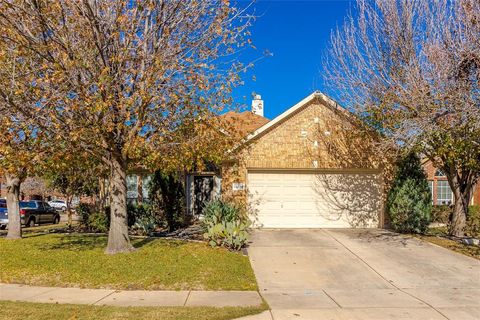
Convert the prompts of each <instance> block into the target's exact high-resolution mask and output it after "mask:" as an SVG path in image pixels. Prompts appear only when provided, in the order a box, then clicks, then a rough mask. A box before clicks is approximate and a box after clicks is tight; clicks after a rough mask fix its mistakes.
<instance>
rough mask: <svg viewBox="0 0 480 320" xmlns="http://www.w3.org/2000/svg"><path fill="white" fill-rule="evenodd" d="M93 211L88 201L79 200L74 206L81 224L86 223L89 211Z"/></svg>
mask: <svg viewBox="0 0 480 320" xmlns="http://www.w3.org/2000/svg"><path fill="white" fill-rule="evenodd" d="M92 211H93V207H92V206H91V205H89V204H88V203H83V202H80V203H79V204H78V206H77V208H76V212H77V214H78V215H79V216H80V217H81V219H82V221H81V223H82V224H87V223H88V217H89V216H90V213H91V212H92Z"/></svg>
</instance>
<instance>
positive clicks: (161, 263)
mask: <svg viewBox="0 0 480 320" xmlns="http://www.w3.org/2000/svg"><path fill="white" fill-rule="evenodd" d="M106 241H107V238H106V237H105V236H102V235H101V236H97V235H84V234H83V235H82V234H71V235H69V234H39V233H37V234H27V235H26V236H25V238H24V239H20V240H6V239H4V238H0V257H1V258H0V282H3V283H22V284H30V285H40V286H72V287H82V288H86V287H88V288H112V289H127V290H128V289H130V290H134V289H147V290H167V289H169V290H184V289H185V290H186V289H191V290H257V285H256V281H255V276H254V274H253V271H252V268H251V266H250V262H249V260H248V257H245V256H243V255H242V254H239V253H235V252H230V251H227V250H225V249H222V248H216V249H212V248H210V247H209V246H208V245H206V244H204V243H196V242H186V241H174V240H166V239H135V240H133V244H134V246H135V247H136V248H137V250H136V251H135V252H132V253H127V254H117V255H106V254H104V249H105V247H106Z"/></svg>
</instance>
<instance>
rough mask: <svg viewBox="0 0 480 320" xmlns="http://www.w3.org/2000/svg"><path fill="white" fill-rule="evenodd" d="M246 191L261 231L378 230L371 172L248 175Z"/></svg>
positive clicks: (377, 194) (375, 179)
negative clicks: (359, 228) (262, 228)
mask: <svg viewBox="0 0 480 320" xmlns="http://www.w3.org/2000/svg"><path fill="white" fill-rule="evenodd" d="M248 191H249V202H250V204H251V206H252V207H253V208H255V217H253V219H254V220H255V224H256V225H257V226H261V227H265V228H351V227H377V226H378V219H379V214H380V212H381V202H380V181H379V175H378V174H372V173H287V172H249V174H248Z"/></svg>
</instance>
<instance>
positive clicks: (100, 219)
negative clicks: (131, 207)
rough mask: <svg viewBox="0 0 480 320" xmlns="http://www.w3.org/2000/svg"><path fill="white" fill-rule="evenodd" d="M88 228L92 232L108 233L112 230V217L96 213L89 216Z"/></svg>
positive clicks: (103, 213)
mask: <svg viewBox="0 0 480 320" xmlns="http://www.w3.org/2000/svg"><path fill="white" fill-rule="evenodd" d="M87 228H88V230H89V231H91V232H101V233H107V232H108V229H109V228H110V215H108V214H106V213H105V212H99V211H96V212H94V213H91V214H90V215H89V216H88V223H87Z"/></svg>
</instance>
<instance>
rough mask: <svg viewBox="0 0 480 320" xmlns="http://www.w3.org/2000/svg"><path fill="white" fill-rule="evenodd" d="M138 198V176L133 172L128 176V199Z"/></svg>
mask: <svg viewBox="0 0 480 320" xmlns="http://www.w3.org/2000/svg"><path fill="white" fill-rule="evenodd" d="M137 198H138V178H137V175H135V174H132V175H128V176H127V199H132V200H137Z"/></svg>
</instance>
